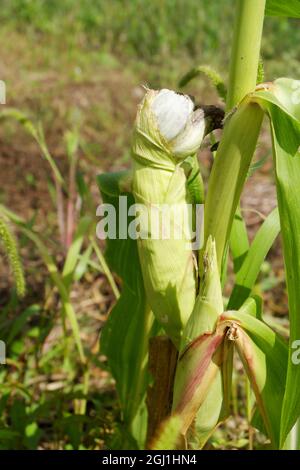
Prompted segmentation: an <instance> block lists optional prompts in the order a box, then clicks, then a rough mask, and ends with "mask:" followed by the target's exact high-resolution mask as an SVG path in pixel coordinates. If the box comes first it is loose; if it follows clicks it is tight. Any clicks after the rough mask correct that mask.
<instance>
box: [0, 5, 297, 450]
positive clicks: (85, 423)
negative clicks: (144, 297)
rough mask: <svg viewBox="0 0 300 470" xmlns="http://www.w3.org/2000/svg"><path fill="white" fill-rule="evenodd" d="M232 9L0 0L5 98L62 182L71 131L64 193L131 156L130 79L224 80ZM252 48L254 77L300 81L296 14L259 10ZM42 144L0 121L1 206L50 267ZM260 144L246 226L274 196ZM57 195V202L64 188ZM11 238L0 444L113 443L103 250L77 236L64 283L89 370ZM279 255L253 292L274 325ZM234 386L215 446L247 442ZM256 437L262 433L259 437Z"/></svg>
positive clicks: (43, 279) (51, 231)
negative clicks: (260, 71)
mask: <svg viewBox="0 0 300 470" xmlns="http://www.w3.org/2000/svg"><path fill="white" fill-rule="evenodd" d="M233 7H234V1H233V0H215V1H207V0H151V1H148V0H51V1H49V0H0V24H1V28H0V79H1V80H4V81H5V82H6V87H7V105H6V106H7V107H15V108H18V109H20V110H21V111H22V112H24V113H26V114H27V115H28V116H29V117H30V118H31V119H32V121H33V122H34V123H38V122H40V123H42V125H43V128H44V131H45V140H46V142H47V145H48V148H49V151H50V154H51V155H52V157H53V159H54V161H55V162H56V164H57V166H58V168H59V170H60V172H61V174H62V175H63V177H64V178H66V179H68V178H69V177H70V155H69V154H70V151H69V150H68V146H70V133H71V135H76V136H77V138H78V145H77V147H78V148H76V154H77V156H76V171H77V174H76V177H77V179H76V182H77V183H78V188H77V191H78V194H77V199H76V198H75V199H76V201H75V202H76V203H78V201H79V200H80V201H81V203H82V199H85V198H86V199H87V201H85V204H86V206H88V207H90V206H91V204H94V205H95V206H96V205H97V204H98V203H99V196H98V192H97V188H96V185H95V174H96V173H99V172H102V171H105V170H110V169H111V170H116V169H120V168H124V167H127V166H128V165H129V155H130V154H129V151H130V131H131V128H132V123H133V120H134V115H135V109H136V105H137V103H138V102H139V101H140V99H141V97H142V96H143V90H142V87H141V86H140V85H143V84H146V85H148V86H151V87H153V88H154V87H168V88H175V89H176V88H178V81H179V79H180V78H181V77H182V76H183V75H184V74H185V73H186V72H187V71H188V70H189V69H190V68H191V67H194V66H196V65H200V64H210V65H211V66H212V67H214V68H215V69H217V70H218V71H219V72H220V73H221V74H222V75H223V76H224V79H225V80H226V79H227V74H228V62H229V54H230V44H231V35H232V24H233V15H234V8H233ZM262 58H263V62H264V67H265V80H272V79H273V78H276V77H278V76H282V75H285V76H291V77H293V78H299V60H300V28H299V21H298V20H288V19H279V18H266V20H265V29H264V38H263V45H262ZM186 91H187V92H189V93H191V94H193V95H194V96H195V97H196V100H197V101H198V102H201V103H209V104H211V103H216V102H218V98H217V95H216V94H215V92H214V90H213V88H212V87H211V86H210V84H209V83H208V81H207V79H206V78H203V77H200V78H198V79H197V80H195V81H193V82H192V83H191V84H189V86H188V87H187V88H186ZM1 109H4V108H1ZM41 153H42V152H41V149H40V147H39V146H38V145H37V143H36V142H35V141H34V140H33V139H32V137H31V136H30V135H28V133H26V131H25V130H24V129H23V127H22V126H20V125H17V124H16V122H15V121H11V120H4V121H1V127H0V165H1V172H0V203H1V204H5V206H6V207H8V208H10V209H12V210H14V211H15V212H17V213H18V214H19V215H21V216H22V217H23V218H24V219H25V220H26V221H27V223H28V224H29V225H30V228H31V227H34V229H35V231H36V232H37V233H38V234H39V235H40V236H41V237H43V240H44V242H45V244H46V245H47V247H48V250H50V252H51V255H52V256H53V257H54V259H55V261H56V263H57V266H58V268H60V267H61V266H62V265H63V262H64V260H65V258H66V254H65V251H64V248H65V247H62V246H61V243H60V240H59V233H58V222H57V215H56V205H57V204H56V202H57V201H56V199H55V194H54V193H55V191H54V189H55V188H54V186H55V185H53V181H52V182H51V180H50V178H49V168H48V166H47V161H45V160H43V159H42V158H41ZM268 155H269V142H268V139H267V138H266V137H264V135H262V138H261V142H260V148H259V157H258V158H259V159H260V161H262V162H263V165H262V164H260V165H258V168H259V171H258V172H256V174H255V175H254V176H253V177H251V178H250V180H249V187H250V189H251V190H250V191H248V193H246V194H245V197H244V206H245V207H246V209H248V216H247V223H248V227H250V229H251V230H252V231H255V230H256V229H257V227H258V226H259V224H260V222H261V218H260V215H259V214H257V213H255V212H253V211H252V212H251V206H253V207H258V206H259V207H261V211H262V213H263V214H266V213H268V212H269V211H270V209H271V208H273V207H274V205H275V196H274V189H273V186H272V172H271V165H270V163H268V159H267V157H268ZM71 160H72V159H71ZM201 164H202V167H203V173H204V176H205V174H207V173H208V171H209V168H210V165H211V154H210V152H209V145H206V147H205V148H204V152H203V154H202V161H201ZM71 167H72V165H71ZM71 175H72V172H71ZM254 187H255V189H253V188H254ZM87 188H88V191H87ZM87 192H88V195H87ZM63 197H64V198H65V199H66V201H65V202H66V203H67V202H68V201H67V197H68V194H65V193H63ZM91 200H92V203H91ZM249 208H250V209H249ZM79 211H80V209H79ZM78 219H79V216H78V217H77V222H78ZM251 230H250V235H251ZM16 235H17V236H18V239H19V245H20V251H21V255H22V260H23V264H24V269H25V275H26V280H27V293H26V296H25V297H24V299H22V300H20V299H18V298H17V295H16V292H15V290H14V289H13V288H12V284H13V283H12V279H11V275H10V272H9V269H8V266H7V263H6V262H5V263H3V265H2V267H1V273H0V274H1V277H0V294H1V296H0V306H1V313H0V339H3V340H5V341H6V342H7V346H8V351H7V356H8V360H7V365H6V366H0V448H20V449H22V448H29V449H30V448H51V449H54V448H70V449H74V448H105V446H109V447H115V448H118V446H119V445H120V441H118V439H120V436H121V435H122V429H121V428H122V424H121V417H120V412H119V409H118V403H117V399H116V396H115V394H114V386H113V382H112V380H111V378H110V376H109V374H108V372H107V371H106V362H105V358H103V357H102V356H101V355H100V356H99V348H98V342H99V341H98V340H99V333H100V331H101V327H102V325H103V323H104V321H105V319H106V316H107V313H108V312H109V309H110V308H111V305H112V304H113V302H114V299H115V295H114V289H113V287H112V284H111V283H110V282H107V272H105V266H103V264H101V256H100V258H99V256H97V253H96V252H94V250H90V245H89V242H88V241H87V240H85V241H84V243H83V249H84V250H85V251H83V253H81V254H80V256H81V257H83V260H85V262H82V263H81V264H80V266H79V267H78V266H77V268H76V269H77V271H76V275H74V279H73V283H72V286H71V288H70V298H71V301H72V304H73V306H74V309H75V311H76V314H77V318H78V322H79V326H80V336H81V341H82V342H83V345H84V348H85V351H86V356H87V360H88V369H89V376H88V377H87V375H86V368H85V366H83V364H82V362H80V360H79V358H78V354H77V352H76V345H75V341H74V339H73V336H72V333H71V332H70V328H69V327H68V325H66V324H65V322H64V321H63V322H61V315H60V310H61V303H62V300H61V297H60V295H59V292H58V289H57V286H56V285H55V284H54V285H53V282H51V280H50V278H49V274H48V272H47V269H46V268H45V266H44V263H43V261H42V259H41V256H40V253H39V252H38V250H37V249H36V248H34V247H33V245H32V243H31V242H29V240H28V237H26V236H25V235H24V233H23V234H20V233H19V232H18V231H16ZM101 248H103V247H101ZM88 250H89V251H88ZM2 254H3V256H4V253H2ZM98 255H99V253H98ZM100 255H101V254H100ZM279 255H280V248H279V246H276V247H275V248H274V249H273V251H272V252H271V254H270V256H269V259H268V261H267V262H266V263H265V266H264V271H263V273H262V275H261V278H260V283H259V285H258V286H257V289H258V290H259V291H260V292H264V298H265V301H266V305H267V311H269V312H270V314H272V315H277V317H278V318H279V320H280V321H281V320H282V328H283V330H284V328H285V326H286V315H287V301H286V292H285V287H284V275H283V269H282V263H281V260H280V256H279ZM3 259H4V258H3ZM78 259H79V260H80V259H82V258H80V257H79V258H78ZM87 260H88V261H87ZM270 261H272V264H271V263H270ZM117 283H118V280H117ZM274 288H275V290H274ZM271 289H273V291H272V294H271ZM276 289H277V290H276ZM235 391H236V394H235V398H234V401H233V411H234V420H233V421H232V422H229V424H228V425H227V427H226V428H224V429H221V431H218V433H216V435H215V438H214V442H213V445H214V446H215V447H217V448H222V447H223V445H224V443H226V446H227V447H228V446H229V447H230V446H232V447H234V448H239V447H240V448H242V447H245V446H248V445H249V435H250V432H249V426H248V424H247V421H245V419H244V417H245V414H246V411H245V406H244V396H243V387H240V386H239V381H238V380H237V385H236V388H235ZM82 400H84V402H83V401H82ZM82 404H83V406H82ZM251 433H252V431H251ZM251 436H252V434H251ZM252 437H253V436H252ZM251 439H252V438H251ZM255 442H256V444H255V445H256V446H259V445H260V444H261V442H262V441H260V437H259V436H258V437H256V441H255ZM251 445H252V444H251Z"/></svg>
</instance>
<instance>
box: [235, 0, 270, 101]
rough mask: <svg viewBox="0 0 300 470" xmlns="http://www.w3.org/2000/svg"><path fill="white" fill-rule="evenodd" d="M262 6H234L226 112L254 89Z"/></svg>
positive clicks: (243, 1) (242, 0) (246, 2)
mask: <svg viewBox="0 0 300 470" xmlns="http://www.w3.org/2000/svg"><path fill="white" fill-rule="evenodd" d="M265 3H266V1H265V0H237V2H236V5H237V7H236V11H237V12H236V20H235V26H234V35H233V46H232V53H231V61H230V75H229V87H228V95H227V102H226V107H227V110H230V109H231V108H233V106H235V105H237V104H238V103H239V101H241V99H243V98H244V96H245V95H247V93H249V92H250V91H252V90H253V88H254V87H255V85H256V78H257V70H258V65H259V57H260V44H261V36H262V30H263V21H264V11H265Z"/></svg>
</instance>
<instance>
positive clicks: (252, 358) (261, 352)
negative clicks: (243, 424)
mask: <svg viewBox="0 0 300 470" xmlns="http://www.w3.org/2000/svg"><path fill="white" fill-rule="evenodd" d="M249 308H250V309H252V306H251V305H250V304H249ZM245 312H247V309H246V308H245V307H242V309H241V310H240V311H239V312H227V313H226V314H225V315H224V317H223V318H224V319H226V320H229V321H232V322H233V324H235V325H236V326H237V332H236V337H235V338H234V341H235V346H236V347H237V350H238V353H239V355H240V358H241V360H242V362H243V365H244V367H245V370H246V373H247V375H248V378H249V381H250V383H251V386H252V388H253V391H254V393H255V397H256V402H257V407H258V410H259V413H260V415H261V419H262V422H263V427H262V425H261V420H260V419H259V418H258V415H257V414H256V415H255V416H254V420H253V424H254V426H256V427H259V428H260V429H263V430H265V431H266V433H267V435H268V436H269V437H270V438H271V441H272V444H273V447H274V448H278V447H279V444H280V426H281V411H282V404H283V397H284V391H285V379H286V370H287V362H288V348H287V345H286V344H285V342H284V341H283V340H282V338H281V337H280V336H279V335H277V334H276V333H275V332H274V331H273V330H272V329H271V328H270V327H269V326H267V325H266V324H265V323H263V322H262V321H260V320H258V319H257V318H255V317H254V316H253V315H252V314H250V315H249V314H248V313H245Z"/></svg>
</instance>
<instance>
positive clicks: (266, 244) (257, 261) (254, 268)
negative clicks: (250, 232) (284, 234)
mask: <svg viewBox="0 0 300 470" xmlns="http://www.w3.org/2000/svg"><path fill="white" fill-rule="evenodd" d="M279 232H280V222H279V213H278V209H277V208H276V209H274V210H273V211H272V212H271V213H270V214H269V215H268V217H267V218H266V220H265V221H264V223H263V224H262V226H261V227H260V229H259V230H258V232H257V234H256V236H255V239H254V241H253V243H252V245H251V247H250V249H249V251H248V253H247V254H246V257H245V259H244V261H243V263H242V266H241V268H240V269H239V271H238V273H237V276H236V280H235V286H234V288H233V291H232V294H231V297H230V299H229V303H228V307H227V308H228V309H229V310H233V309H234V310H235V309H238V308H240V307H241V305H242V304H243V302H244V301H245V300H246V299H247V297H248V296H249V294H250V292H251V290H252V288H253V285H254V283H255V281H256V279H257V276H258V274H259V272H260V268H261V265H262V262H263V260H264V259H265V257H266V255H267V253H268V251H269V250H270V248H271V246H272V245H273V243H274V240H275V238H276V237H277V235H278V234H279Z"/></svg>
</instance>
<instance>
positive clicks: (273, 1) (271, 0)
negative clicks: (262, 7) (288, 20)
mask: <svg viewBox="0 0 300 470" xmlns="http://www.w3.org/2000/svg"><path fill="white" fill-rule="evenodd" d="M266 15H270V16H290V17H294V18H300V0H286V1H285V2H283V1H282V0H267V3H266Z"/></svg>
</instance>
